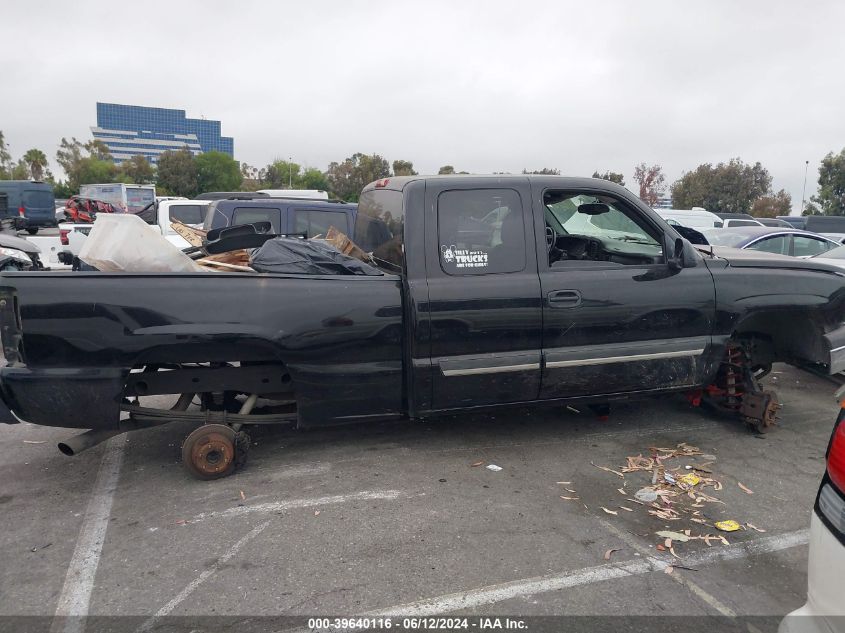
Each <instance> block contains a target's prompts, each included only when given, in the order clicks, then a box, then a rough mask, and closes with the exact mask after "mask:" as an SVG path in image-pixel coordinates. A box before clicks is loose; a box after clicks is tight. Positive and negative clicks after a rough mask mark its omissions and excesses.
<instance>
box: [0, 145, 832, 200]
mask: <svg viewBox="0 0 845 633" xmlns="http://www.w3.org/2000/svg"><path fill="white" fill-rule="evenodd" d="M56 163H58V164H59V165H60V166H61V168H62V170H63V171H64V173H65V174H66V179H65V180H63V181H58V180H56V179H55V178H54V177H53V174H52V173H51V171H50V168H49V163H48V160H47V156H46V155H45V154H44V152H42V151H41V150H39V149H36V148H32V149H30V150H27V151H26V152H25V153H24V154H23V155H22V156H21V157H19V158H18V160H17V161H15V160H13V157H12V155H11V153H10V151H9V148H8V146H7V144H6V142H5V139H4V136H3V132H2V131H0V180H8V179H12V180H28V179H30V178H32V179H35V180H45V181H48V182H50V183H52V184H53V187H54V189H55V192H56V197H59V198H66V197H69V196H70V195H73V194H75V193H78V192H79V186H80V185H84V184H89V183H96V182H126V183H135V184H149V183H155V185H156V187H157V189H158V190H159V191H160V192H161V193H162V194H169V195H179V196H186V197H188V198H191V197H193V196H195V195H197V194H198V193H202V192H204V191H255V190H257V189H322V190H324V191H327V192H329V193H330V195H331V196H332V197H334V198H337V199H340V200H346V201H349V202H356V201H357V200H358V195H359V193H360V192H361V189H363V188H364V186H365V185H366V184H367V183H370V182H372V181H374V180H379V179H381V178H389V177H393V176H414V175H416V174H417V172H416V171H415V170H414V163H413V162H412V161H409V160H404V159H397V160H394V161H392V162H389V161H388V160H387V159H386V158H384V157H383V156H380V155H379V154H363V153H360V152H359V153H355V154H353V155H352V156H350V157H348V158H346V159H344V160H343V161H338V162H332V163H330V164H329V165H328V167H327V169H326V170H325V171H322V170H320V169H318V168H316V167H306V166H303V165H300V164H297V163H295V162H292V161H290V160H281V159H276V160H274V161H273V162H271V163H269V164H268V165H266V166H264V167H260V168H259V167H253V166H250V165H248V164H246V163H238V162H237V161H235V160H234V159H233V158H232V157H231V156H229V155H228V154H224V153H221V152H205V153H203V154H198V155H196V156H195V155H194V154H192V153H191V152H190V151H189V150H187V149H182V150H176V151H168V152H163V153H162V154H160V155H159V158H158V164H157V165H156V166H153V165H151V164H150V163H149V162H148V161H147V159H146V158H144V157H143V156H133V157H132V158H130V159H129V160H125V161H123V162H122V163H121V164H120V165H116V164H115V163H114V161H113V160H112V157H111V155H110V154H109V150H108V147H106V145H105V144H104V143H102V142H101V141H98V140H92V141H88V142H86V143H83V142H81V141H79V140H77V139H76V138H71V139H70V140H68V139H66V138H62V140H61V143H60V145H59V149H58V151H57V152H56ZM468 173H470V172H467V171H458V170H457V169H456V168H455V167H454V166H453V165H443V166H442V167H440V169H439V170H438V174H468ZM501 173H505V172H501ZM522 173H523V174H545V175H559V174H560V171H559V170H558V169H555V168H551V167H543V168H541V169H532V170H529V169H523V170H522ZM592 176H593V178H602V179H604V180H609V181H611V182H615V183H617V184H619V185H622V186H624V185H625V179H624V177H623V175H622V173H620V172H614V171H609V170H605V171H601V172H600V171H598V170H596V171H595V172H593V175H592ZM634 180H635V181H636V183H637V185H638V188H639V196H640V198H641V199H642V200H643V201H644V202H645V203H646V204H648V205H650V206H655V205H656V204H657V203H658V201H659V200H660V198H661V197H662V196H663V195H664V194H665V193H666V192H667V190H668V191H669V193H670V194H671V197H672V205H673V206H674V207H675V208H678V209H689V208H692V207H704V208H705V209H707V210H708V211H715V212H725V213H750V214H751V215H754V216H758V217H774V216H776V215H788V214H789V212H790V210H791V208H792V197H791V196H790V195H789V193H787V192H786V191H785V190H784V189H780V190H779V191H777V192H775V191H774V190H773V189H772V176H771V174H770V173H769V171H768V170H767V169H766V168H765V167H763V166H762V165H761V164H760V163H759V162H756V163H754V164H747V163H744V162H743V161H742V160H741V159H739V158H731V159H730V160H728V161H727V162H722V163H718V164H717V165H713V164H712V163H704V164H701V165H699V166H698V167H696V168H695V169H694V170H692V171H688V172H684V174H683V175H682V176H681V177H680V178H679V179H678V180H676V181H675V182H674V183H672V184H671V185H667V183H666V178H665V175H664V173H663V169H662V167H661V166H660V165H657V164H654V165H648V164H646V163H640V164H639V165H636V166H635V168H634ZM803 212H804V214H805V215H814V214H823V215H845V149H843V150H842V151H840V152H839V153H838V154H835V153H833V152H830V153H828V154H827V155H826V156H825V157H824V158H823V159H822V161H821V166H820V167H819V177H818V193H817V194H816V195H814V196H813V197H812V198H810V201H809V202H808V203H807V204H806V205H805V206H804V208H803Z"/></svg>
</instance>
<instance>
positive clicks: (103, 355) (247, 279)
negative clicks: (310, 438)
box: [0, 273, 403, 425]
mask: <svg viewBox="0 0 845 633" xmlns="http://www.w3.org/2000/svg"><path fill="white" fill-rule="evenodd" d="M0 293H2V294H3V295H4V296H6V297H9V295H10V294H14V295H16V296H17V300H18V304H19V305H20V316H21V327H22V332H23V338H22V340H23V354H24V362H25V364H26V366H27V368H28V369H29V370H30V371H33V370H35V371H44V370H55V369H61V368H65V369H74V370H83V369H97V370H107V369H108V370H109V371H110V370H112V369H119V370H121V371H123V372H128V371H129V369H130V368H132V367H133V366H138V365H143V364H149V363H183V362H207V361H258V360H265V361H267V360H280V361H282V362H284V363H286V364H287V366H288V369H289V371H290V373H291V375H292V377H293V380H294V386H295V389H296V393H297V400H298V404H299V411H300V423H301V424H303V425H312V424H323V423H332V422H336V421H345V420H348V419H349V418H353V419H354V418H355V417H359V416H392V415H399V414H400V413H401V412H402V410H403V409H402V403H403V379H402V376H403V371H402V340H403V327H402V301H401V297H402V292H401V281H400V279H399V278H398V277H392V276H385V277H357V276H356V277H352V276H325V277H322V276H321V277H317V276H279V275H258V274H214V273H208V274H200V275H179V274H165V275H143V274H136V275H127V274H108V273H73V274H51V273H32V274H27V275H20V274H18V275H15V274H12V275H3V276H0Z"/></svg>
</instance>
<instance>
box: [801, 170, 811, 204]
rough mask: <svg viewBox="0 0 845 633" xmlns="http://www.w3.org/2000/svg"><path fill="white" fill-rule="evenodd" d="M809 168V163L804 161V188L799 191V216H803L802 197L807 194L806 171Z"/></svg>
mask: <svg viewBox="0 0 845 633" xmlns="http://www.w3.org/2000/svg"><path fill="white" fill-rule="evenodd" d="M809 167H810V161H808V160H805V161H804V188H803V189H802V190H801V215H804V195H805V194H806V193H807V169H809Z"/></svg>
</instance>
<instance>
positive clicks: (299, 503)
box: [191, 490, 403, 523]
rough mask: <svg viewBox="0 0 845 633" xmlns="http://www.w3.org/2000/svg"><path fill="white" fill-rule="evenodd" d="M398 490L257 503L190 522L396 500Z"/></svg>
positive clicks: (202, 515)
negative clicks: (341, 504) (332, 505)
mask: <svg viewBox="0 0 845 633" xmlns="http://www.w3.org/2000/svg"><path fill="white" fill-rule="evenodd" d="M402 494H403V493H402V492H401V491H400V490H366V491H363V492H353V493H350V494H346V495H331V496H328V497H312V498H311V499H291V500H289V501H273V502H271V503H259V504H256V505H253V506H235V507H234V508H228V509H226V510H221V511H220V512H202V513H200V514H198V515H196V516H195V517H194V518H193V519H192V520H191V521H192V522H193V523H198V522H200V521H205V520H206V519H228V518H232V517H240V516H244V515H247V514H252V513H254V512H258V513H263V514H267V513H270V512H281V511H283V510H295V509H297V508H312V507H314V506H324V505H331V504H336V503H346V502H347V501H370V500H375V499H397V498H399V497H400V496H402Z"/></svg>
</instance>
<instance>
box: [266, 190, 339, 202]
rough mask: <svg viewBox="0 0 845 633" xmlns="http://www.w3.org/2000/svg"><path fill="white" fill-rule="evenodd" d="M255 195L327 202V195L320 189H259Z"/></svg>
mask: <svg viewBox="0 0 845 633" xmlns="http://www.w3.org/2000/svg"><path fill="white" fill-rule="evenodd" d="M256 193H266V194H267V195H268V196H270V197H271V198H306V199H308V200H328V199H329V193H328V192H327V191H323V190H322V189H259V190H258V191H256Z"/></svg>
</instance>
